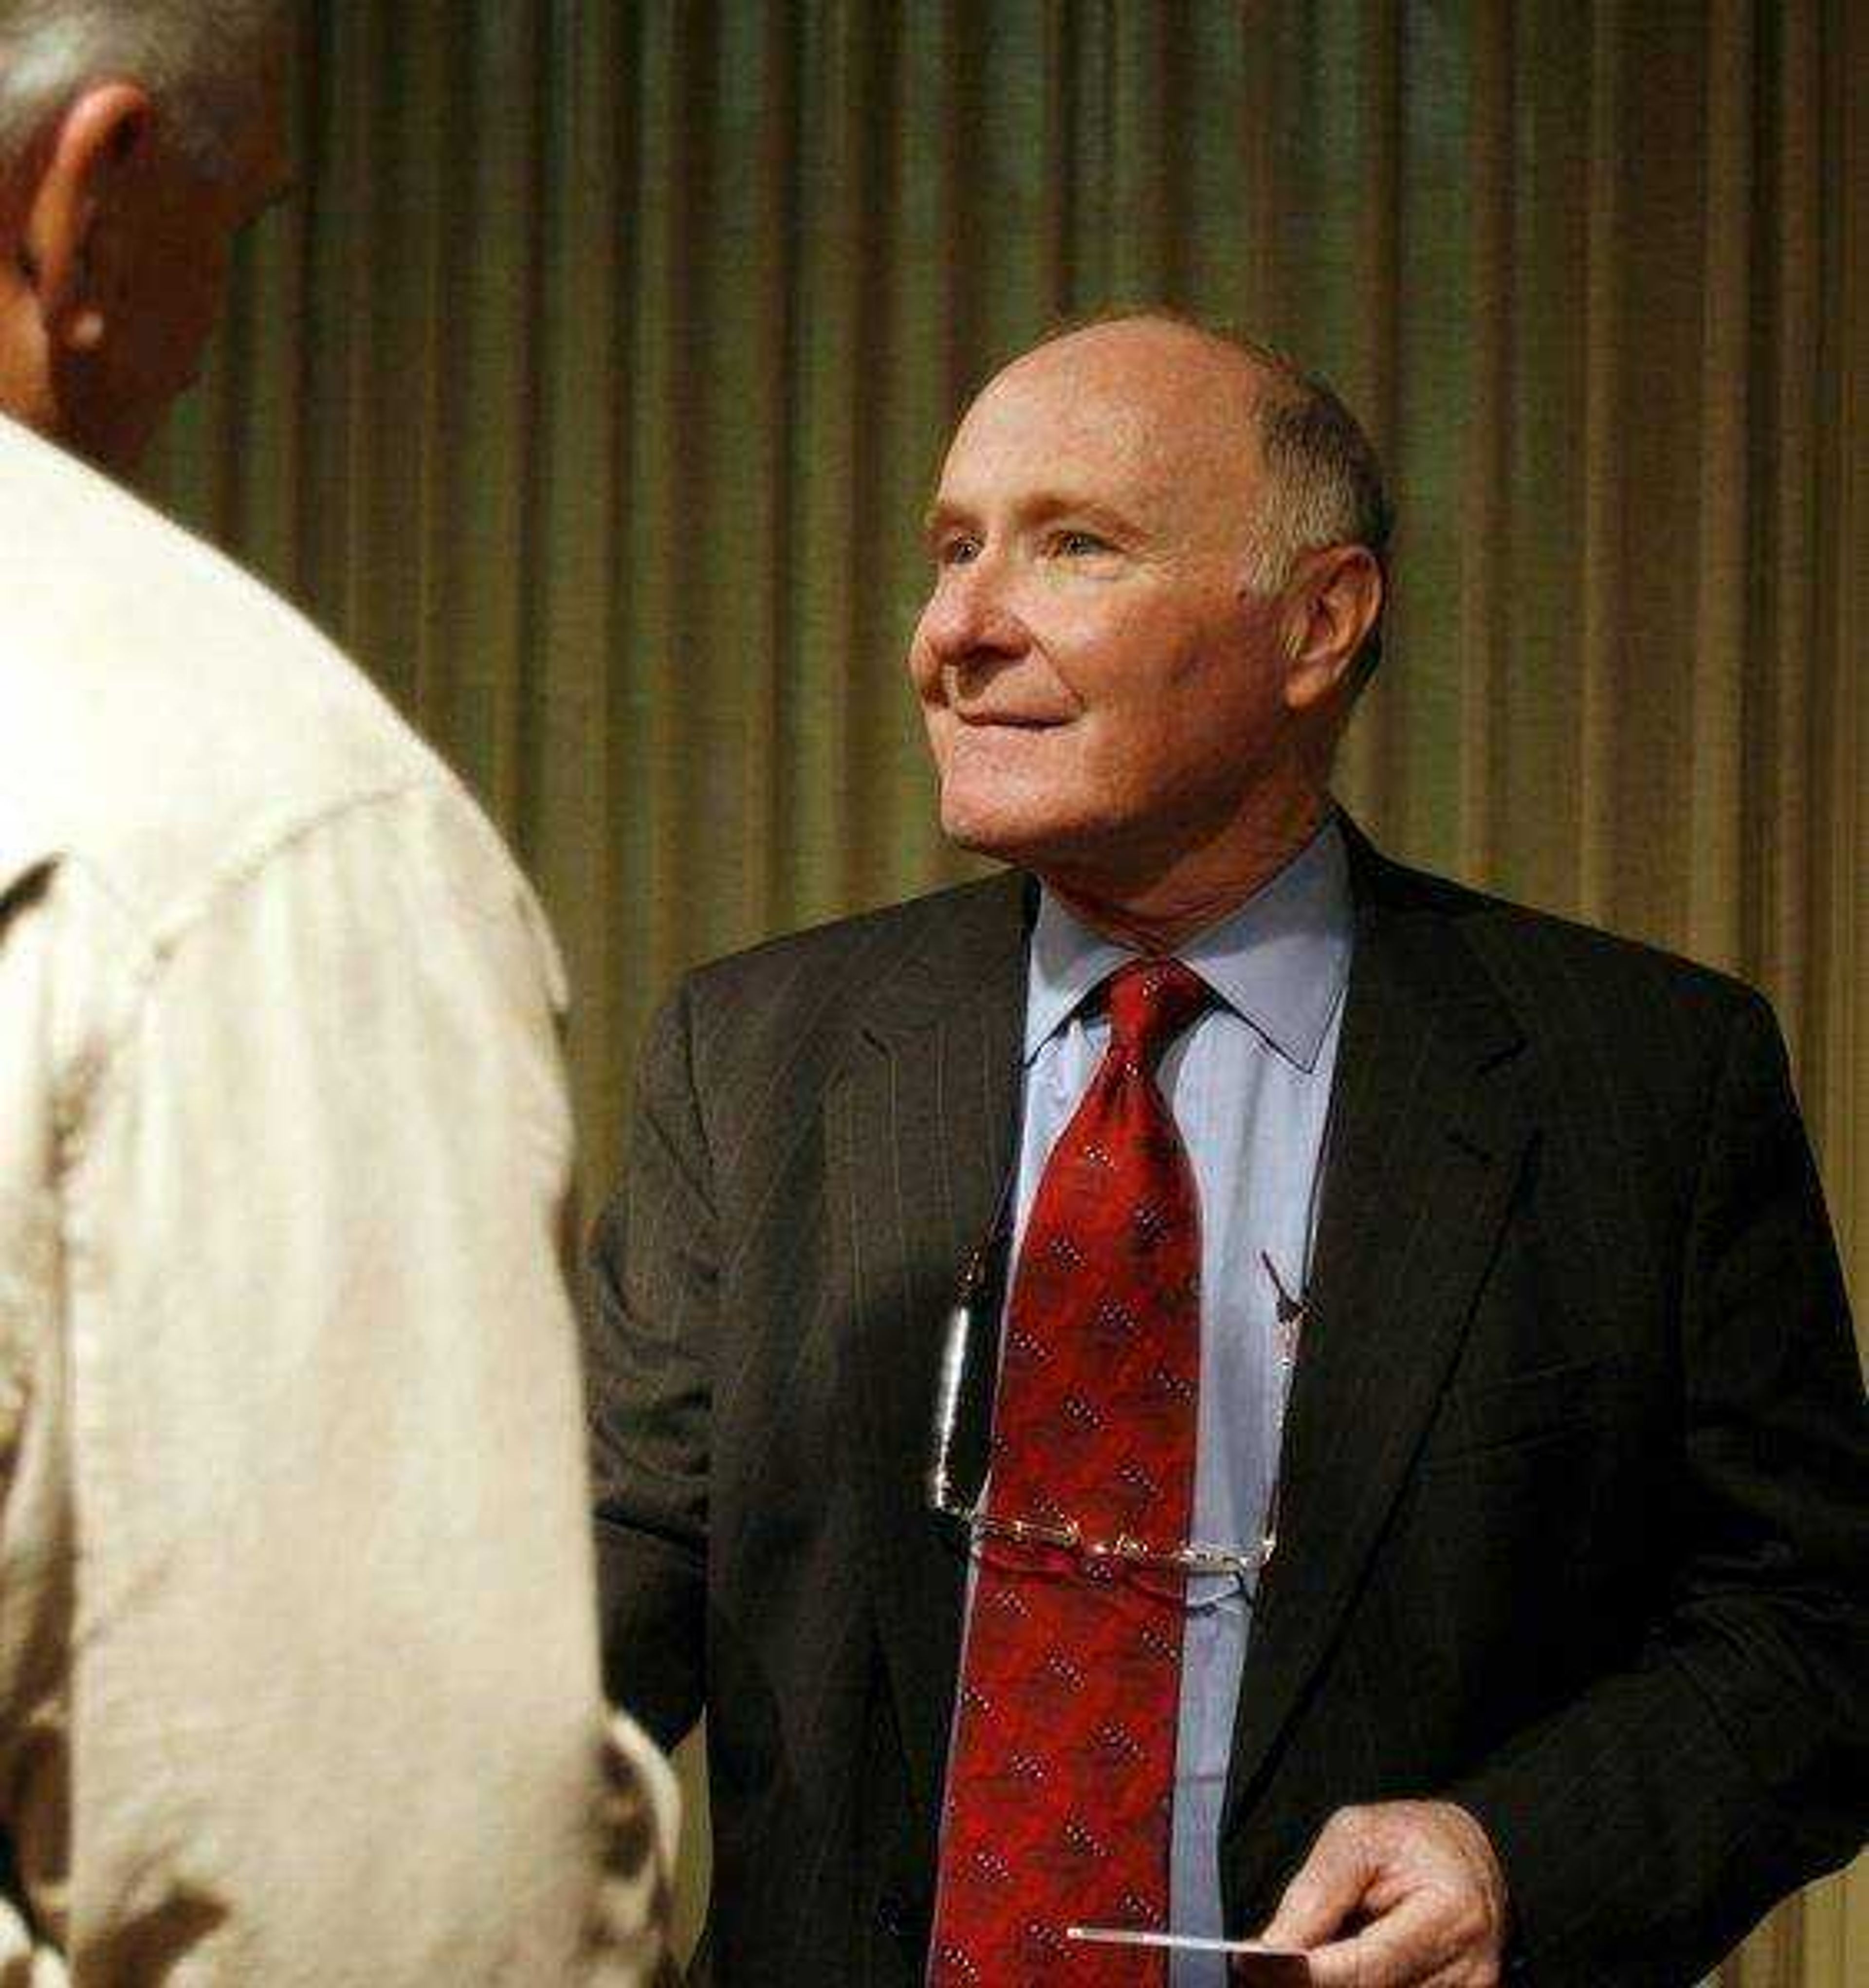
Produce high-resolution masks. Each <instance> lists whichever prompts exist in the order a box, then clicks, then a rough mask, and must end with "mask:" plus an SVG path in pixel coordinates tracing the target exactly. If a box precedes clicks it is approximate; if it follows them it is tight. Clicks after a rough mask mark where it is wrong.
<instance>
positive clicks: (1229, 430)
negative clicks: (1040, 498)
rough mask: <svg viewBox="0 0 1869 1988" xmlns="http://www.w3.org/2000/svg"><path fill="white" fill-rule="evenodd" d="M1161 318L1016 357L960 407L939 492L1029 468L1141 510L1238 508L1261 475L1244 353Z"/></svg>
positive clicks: (998, 490)
mask: <svg viewBox="0 0 1869 1988" xmlns="http://www.w3.org/2000/svg"><path fill="white" fill-rule="evenodd" d="M1207 343H1208V342H1207V341H1205V340H1200V339H1199V338H1198V335H1197V334H1194V333H1187V332H1185V331H1183V330H1181V328H1180V327H1177V326H1154V325H1143V326H1126V325H1113V326H1099V327H1095V328H1093V330H1090V331H1088V332H1083V333H1073V334H1071V335H1070V336H1066V337H1064V338H1061V339H1057V340H1053V341H1052V342H1051V343H1049V344H1047V345H1043V346H1040V347H1038V348H1037V349H1036V350H1034V351H1032V352H1029V353H1026V355H1025V356H1024V357H1022V358H1020V359H1018V360H1014V361H1013V363H1012V364H1011V365H1010V366H1009V367H1006V368H1005V370H1004V371H1003V372H1002V373H1000V374H998V375H996V376H995V378H993V379H992V380H990V381H989V383H988V384H987V385H986V386H985V388H984V389H983V390H982V392H981V393H980V394H979V396H978V398H977V399H976V400H975V401H974V403H973V404H972V406H971V407H969V408H968V411H967V412H966V414H965V415H964V416H963V417H962V421H961V424H960V426H959V428H958V429H957V430H956V431H955V437H954V441H953V443H952V445H951V447H950V448H949V450H948V457H947V462H946V465H945V469H944V472H943V475H942V481H941V488H942V493H943V495H944V496H945V497H949V498H954V499H962V501H965V499H966V493H967V491H968V487H969V486H972V485H980V486H982V487H984V488H987V489H991V490H992V492H994V493H995V494H998V495H1004V494H1007V493H1008V492H1009V489H1010V487H1011V486H1012V485H1016V484H1019V483H1021V482H1026V481H1027V480H1030V479H1039V480H1043V481H1047V482H1063V483H1070V484H1073V485H1076V484H1083V485H1096V486H1097V488H1098V492H1099V494H1100V495H1104V496H1107V497H1108V498H1110V499H1112V500H1113V501H1117V502H1124V503H1125V504H1128V505H1133V506H1137V507H1142V508H1146V509H1148V510H1151V511H1155V512H1179V511H1183V510H1186V509H1190V508H1195V509H1201V510H1206V509H1219V510H1224V512H1226V513H1228V514H1229V515H1233V516H1239V515H1240V514H1241V513H1242V512H1243V511H1244V510H1245V509H1247V508H1249V506H1250V505H1251V503H1252V499H1253V497H1254V495H1255V493H1256V489H1257V487H1258V484H1259V442H1258V435H1257V430H1256V424H1255V421H1254V418H1253V409H1254V405H1255V402H1256V395H1257V392H1258V382H1257V379H1256V375H1255V373H1254V371H1253V369H1252V366H1251V363H1250V362H1249V360H1245V357H1244V356H1243V355H1242V354H1236V353H1232V352H1231V351H1230V350H1229V351H1223V352H1219V353H1215V352H1214V351H1212V350H1208V349H1207Z"/></svg>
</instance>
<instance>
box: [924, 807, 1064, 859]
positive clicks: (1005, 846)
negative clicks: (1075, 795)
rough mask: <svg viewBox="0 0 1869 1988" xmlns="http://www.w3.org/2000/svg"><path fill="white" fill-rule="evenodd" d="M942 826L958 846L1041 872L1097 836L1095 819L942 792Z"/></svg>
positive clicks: (949, 838) (976, 854) (944, 831)
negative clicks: (1080, 819)
mask: <svg viewBox="0 0 1869 1988" xmlns="http://www.w3.org/2000/svg"><path fill="white" fill-rule="evenodd" d="M941 833H943V834H944V835H945V836H946V837H947V838H948V840H949V841H950V842H951V843H952V844H954V845H955V847H956V848H959V849H965V850H968V852H969V853H970V854H973V855H975V856H986V857H992V860H994V861H995V862H996V863H1009V864H1013V865H1014V866H1015V867H1016V868H1019V869H1021V870H1035V871H1043V870H1045V869H1046V868H1048V867H1050V866H1052V865H1053V864H1057V863H1060V862H1068V861H1069V860H1070V858H1071V857H1072V856H1073V854H1081V853H1082V852H1083V851H1084V850H1086V849H1087V847H1090V846H1091V845H1092V844H1093V843H1094V841H1095V840H1096V832H1095V824H1093V823H1089V822H1072V821H1067V820H1063V819H1060V817H1059V816H1056V815H1055V814H1051V813H1045V812H1043V811H1040V810H1029V809H1025V808H1019V807H1014V806H1007V805H1005V803H990V802H989V803H978V802H975V801H972V800H970V799H969V797H968V796H943V798H942V802H941Z"/></svg>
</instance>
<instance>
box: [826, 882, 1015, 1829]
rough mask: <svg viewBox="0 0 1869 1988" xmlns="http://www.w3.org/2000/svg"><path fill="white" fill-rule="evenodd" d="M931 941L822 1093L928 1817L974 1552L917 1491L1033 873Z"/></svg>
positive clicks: (895, 1623)
mask: <svg viewBox="0 0 1869 1988" xmlns="http://www.w3.org/2000/svg"><path fill="white" fill-rule="evenodd" d="M950 902H951V904H952V906H953V911H954V915H952V916H951V918H949V919H948V920H947V921H944V922H942V923H941V924H939V925H934V923H933V921H931V937H932V943H931V945H930V946H929V947H928V949H926V950H924V951H921V952H914V953H912V954H910V955H906V956H904V958H901V960H900V961H899V962H897V965H895V966H894V968H893V969H891V971H889V972H887V973H885V974H884V975H881V976H880V977H879V979H878V980H877V985H876V986H875V989H874V994H873V997H872V998H871V999H870V1001H869V1002H867V1004H866V1010H865V1015H866V1019H865V1021H864V1026H863V1032H862V1040H860V1043H858V1045H857V1050H856V1053H855V1054H854V1055H853V1059H852V1062H851V1066H850V1070H849V1072H848V1073H847V1077H846V1078H845V1079H844V1080H843V1082H841V1083H840V1084H838V1085H836V1087H833V1090H832V1092H831V1094H830V1096H829V1097H828V1099H827V1101H826V1114H827V1122H826V1134H827V1138H828V1152H829V1155H830V1191H831V1193H832V1195H833V1209H834V1212H835V1215H836V1221H837V1225H838V1228H839V1230H840V1235H841V1238H842V1246H843V1249H845V1250H846V1251H847V1261H848V1263H849V1264H850V1273H851V1283H850V1288H851V1290H852V1292H853V1307H852V1310H851V1313H850V1323H849V1327H848V1331H849V1337H848V1341H847V1348H846V1351H847V1361H848V1363H849V1372H850V1379H851V1384H852V1388H853V1406H854V1409H855V1412H856V1415H857V1421H858V1423H859V1425H860V1429H861V1432H862V1435H863V1447H864V1472H865V1478H866V1481H865V1483H864V1486H863V1496H862V1499H861V1501H860V1502H861V1506H862V1510H863V1512H864V1516H865V1523H866V1527H867V1533H868V1547H869V1551H870V1570H871V1585H872V1591H873V1592H874V1594H875V1597H876V1601H877V1626H878V1630H879V1633H880V1637H881V1640H882V1644H883V1647H884V1652H885V1655H886V1658H887V1662H888V1665H889V1668H890V1674H891V1682H892V1684H893V1685H894V1696H895V1702H896V1706H897V1714H898V1716H899V1718H900V1720H901V1736H902V1743H903V1747H904V1753H905V1754H906V1756H907V1762H908V1767H909V1772H910V1777H911V1784H912V1785H913V1786H914V1788H915V1790H916V1792H917V1794H918V1797H919V1798H920V1800H921V1803H922V1804H924V1807H925V1810H926V1814H927V1815H928V1818H929V1820H930V1822H932V1818H933V1817H934V1812H935V1809H936V1807H937V1805H938V1801H939V1797H940V1776H941V1763H942V1761H943V1760H944V1759H945V1754H946V1749H947V1739H948V1725H949V1723H950V1720H951V1712H952V1706H953V1700H954V1690H955V1676H956V1673H957V1671H958V1665H959V1654H960V1634H961V1618H962V1604H963V1598H964V1579H965V1561H964V1560H963V1558H962V1556H961V1554H959V1552H958V1550H956V1548H955V1547H954V1545H953V1544H952V1543H951V1542H949V1541H948V1540H945V1539H944V1538H942V1537H941V1536H940V1534H939V1533H938V1532H937V1530H936V1529H935V1526H934V1523H933V1522H932V1521H931V1520H930V1518H929V1516H928V1513H927V1512H926V1511H925V1510H924V1506H923V1488H922V1487H923V1472H924V1468H925V1466H926V1462H927V1459H928V1438H929V1430H930V1426H931V1412H932V1408H933V1403H934V1375H935V1366H936V1361H937V1359H938V1354H939V1351H940V1347H941V1341H942V1337H943V1334H944V1331H945V1323H946V1317H947V1313H948V1307H949V1306H950V1304H951V1302H952V1300H953V1297H954V1294H955V1285H956V1281H957V1279H958V1273H959V1270H960V1269H961V1266H962V1263H963V1261H964V1259H965V1257H966V1255H967V1253H968V1251H969V1250H970V1249H972V1246H973V1245H974V1243H975V1242H976V1241H977V1240H978V1239H979V1237H980V1236H981V1235H982V1233H983V1232H985V1229H986V1227H987V1226H988V1224H989V1222H990V1221H991V1219H992V1214H993V1209H994V1205H995V1201H996V1199H997V1197H998V1193H999V1187H1000V1184H1001V1182H1002V1178H1003V1177H1004V1175H1005V1171H1006V1168H1008V1166H1009V1165H1010V1164H1011V1160H1012V1147H1013V1137H1014V1126H1015V1124H1016V1117H1017V1100H1018V1074H1019V1063H1018V1052H1019V1041H1020V1036H1021V1032H1022V1022H1023V1018H1024V1014H1025V991H1026V924H1027V920H1026V905H1025V890H1024V884H1023V880H1022V879H1021V878H1019V877H1016V876H1009V877H1005V878H1004V879H996V880H995V881H994V882H993V883H992V884H989V885H988V886H986V887H984V888H982V889H981V890H980V891H975V892H973V893H972V894H968V895H966V896H964V897H962V898H958V899H956V900H951V901H950Z"/></svg>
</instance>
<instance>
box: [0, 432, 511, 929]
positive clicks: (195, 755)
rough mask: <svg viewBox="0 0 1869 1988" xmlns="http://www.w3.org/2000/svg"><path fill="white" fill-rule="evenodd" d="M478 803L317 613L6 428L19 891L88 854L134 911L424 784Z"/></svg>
mask: <svg viewBox="0 0 1869 1988" xmlns="http://www.w3.org/2000/svg"><path fill="white" fill-rule="evenodd" d="M416 789H421V790H427V791H428V792H431V793H433V794H434V796H436V797H437V798H438V799H441V797H443V796H447V797H448V800H447V801H444V805H446V804H449V803H458V805H459V806H461V807H462V808H464V809H466V810H470V811H473V812H476V813H477V812H478V811H477V810H474V806H473V803H471V801H470V800H468V798H467V796H466V794H465V790H464V789H461V786H460V784H459V783H458V781H457V780H456V779H455V777H454V776H453V775H452V774H451V773H449V772H448V770H447V769H446V768H445V767H444V766H443V765H442V764H441V761H440V760H439V759H438V758H437V757H436V756H435V755H434V753H433V752H431V751H430V750H429V749H428V747H427V746H426V745H424V744H423V743H422V742H421V741H420V740H419V739H417V737H416V736H415V735H414V732H412V731H411V729H409V727H408V726H407V725H406V724H405V723H404V722H403V720H402V719H401V718H400V717H399V716H398V715H397V714H396V712H394V710H393V709H392V708H391V707H390V705H389V703H388V702H387V700H386V699H385V698H384V697H383V696H382V695H380V693H379V692H378V691H377V690H376V689H375V688H374V687H373V686H372V685H370V683H369V681H367V679H366V678H364V677H363V674H361V672H360V671H358V670H357V668H355V667H354V666H353V664H351V663H350V662H349V661H347V660H346V658H344V657H343V655H342V654H340V652H339V651H337V649H336V647H334V646H333V644H331V643H330V641H327V640H326V638H325V637H323V635H321V634H319V632H318V631H317V630H316V629H315V628H314V627H313V626H312V625H311V624H310V623H309V621H307V620H306V619H305V618H304V617H302V615H300V614H299V613H297V611H296V610H294V609H293V608H292V607H290V606H289V605H288V604H287V603H286V602H285V601H283V600H281V599H280V598H279V597H278V596H277V595H276V594H275V593H272V592H271V591H270V590H269V589H268V588H267V587H265V586H264V585H262V583H260V582H259V580H255V578H253V577H252V576H251V575H250V574H248V573H245V572H243V571H242V570H241V569H240V568H239V567H238V566H236V565H235V564H234V563H233V562H232V561H231V560H228V559H227V558H225V556H222V555H221V553H218V552H216V551H215V549H213V548H212V547H211V546H208V545H207V544H205V543H203V542H202V541H201V540H200V539H197V538H195V537H194V536H192V535H191V534H190V533H189V532H187V531H185V530H184V529H182V528H181V526H177V525H176V524H174V522H171V520H169V519H166V518H164V517H163V516H161V515H160V514H159V513H158V512H156V511H154V509H151V508H150V506H149V505H147V504H145V503H144V502H141V501H140V499H137V498H136V497H135V496H133V495H131V494H130V492H127V491H124V490H123V489H120V488H119V487H118V486H117V485H114V484H113V483H111V482H108V481H107V480H106V478H103V477H102V476H100V475H97V474H96V472H93V471H92V470H90V469H89V468H86V466H85V465H83V464H81V463H79V462H76V461H75V460H73V458H70V457H69V456H67V455H64V454H63V452H62V451H59V450H58V449H56V448H53V447H52V446H51V445H49V444H48V443H46V442H45V441H42V440H41V439H40V438H38V437H36V436H34V435H32V434H28V433H27V432H26V431H25V430H23V429H22V428H19V426H17V424H13V423H12V422H9V421H5V420H4V419H0V888H4V887H5V882H6V881H7V880H8V879H9V878H11V879H17V877H19V876H21V875H22V874H26V873H28V872H29V871H31V870H32V868H33V867H35V866H37V865H39V864H42V863H44V862H46V861H47V860H57V859H59V858H61V857H82V858H83V860H85V861H86V863H87V864H90V866H91V867H93V868H94V869H95V870H96V871H98V872H99V873H100V874H101V875H102V876H103V877H104V878H105V879H106V881H108V882H109V883H110V886H111V887H112V888H113V890H114V891H117V892H119V893H120V894H122V895H123V896H124V897H125V898H127V899H128V900H130V901H134V902H140V903H143V904H154V903H157V902H160V901H161V900H163V899H164V898H168V897H171V896H172V895H174V894H177V892H181V891H186V890H187V889H188V888H189V887H190V886H191V884H192V882H193V881H194V880H195V879H196V878H198V876H199V875H200V874H201V873H202V872H203V871H204V870H207V869H210V868H212V867H216V866H218V865H219V864H223V863H225V861H226V860H227V859H228V857H229V855H230V854H231V853H232V852H234V851H236V850H240V849H242V848H248V847H260V846H262V845H263V844H265V843H267V842H269V841H279V842H283V841H285V840H287V839H289V837H291V836H292V835H293V834H294V833H296V831H297V830H299V828H300V827H302V826H303V825H305V824H307V823H312V822H314V821H316V820H319V819H321V818H323V817H325V816H332V815H335V814H337V813H340V812H342V811H343V810H345V809H346V807H348V806H351V805H353V804H354V803H359V802H362V801H365V800H370V799H372V798H374V797H377V796H384V795H387V794H391V793H397V792H401V791H404V790H416Z"/></svg>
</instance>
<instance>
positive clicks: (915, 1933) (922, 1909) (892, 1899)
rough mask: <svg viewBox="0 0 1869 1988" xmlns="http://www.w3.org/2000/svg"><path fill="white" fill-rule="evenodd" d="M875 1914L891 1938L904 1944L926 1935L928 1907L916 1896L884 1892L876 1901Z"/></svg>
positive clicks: (925, 1937)
mask: <svg viewBox="0 0 1869 1988" xmlns="http://www.w3.org/2000/svg"><path fill="white" fill-rule="evenodd" d="M876 1916H877V1922H878V1923H879V1924H880V1925H881V1927H882V1929H883V1930H884V1932H886V1933H887V1934H888V1936H889V1937H890V1938H891V1939H899V1940H901V1941H902V1942H904V1944H906V1943H907V1942H910V1941H913V1940H922V1939H927V1937H928V1908H927V1906H926V1905H923V1904H922V1903H921V1901H920V1900H919V1899H918V1898H904V1896H903V1895H902V1894H901V1892H884V1894H883V1895H882V1897H881V1898H880V1899H878V1900H877V1907H876Z"/></svg>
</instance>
